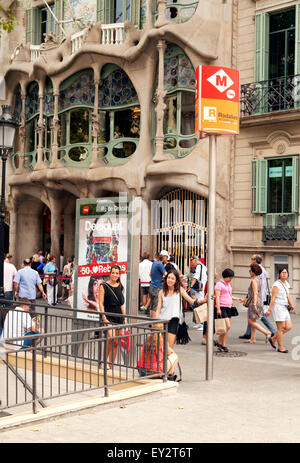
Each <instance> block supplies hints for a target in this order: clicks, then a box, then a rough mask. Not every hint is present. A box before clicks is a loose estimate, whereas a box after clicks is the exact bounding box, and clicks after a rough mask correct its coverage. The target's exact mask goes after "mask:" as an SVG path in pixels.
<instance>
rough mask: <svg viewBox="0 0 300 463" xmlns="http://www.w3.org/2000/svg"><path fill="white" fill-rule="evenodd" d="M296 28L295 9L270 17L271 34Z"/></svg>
mask: <svg viewBox="0 0 300 463" xmlns="http://www.w3.org/2000/svg"><path fill="white" fill-rule="evenodd" d="M290 28H295V8H292V9H291V10H288V11H282V12H281V13H277V14H271V15H270V32H276V31H282V30H283V29H290Z"/></svg>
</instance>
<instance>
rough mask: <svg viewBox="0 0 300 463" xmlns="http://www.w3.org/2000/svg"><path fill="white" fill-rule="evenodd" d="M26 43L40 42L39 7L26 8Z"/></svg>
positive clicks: (37, 43)
mask: <svg viewBox="0 0 300 463" xmlns="http://www.w3.org/2000/svg"><path fill="white" fill-rule="evenodd" d="M26 43H31V44H32V45H39V44H40V43H41V14H40V9H39V8H29V9H28V10H26Z"/></svg>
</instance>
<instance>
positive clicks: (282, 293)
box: [266, 267, 295, 354]
mask: <svg viewBox="0 0 300 463" xmlns="http://www.w3.org/2000/svg"><path fill="white" fill-rule="evenodd" d="M288 277H289V272H288V270H287V269H286V268H285V267H283V268H281V269H280V270H279V280H277V281H275V283H274V284H273V286H272V298H271V302H270V305H269V308H268V310H267V312H266V316H267V317H268V316H269V315H270V313H271V311H272V315H273V318H274V320H275V322H276V325H277V332H276V333H275V334H274V336H273V337H271V338H270V339H269V342H270V344H271V346H272V347H273V348H274V349H276V346H275V342H276V341H277V344H278V349H277V352H280V353H282V354H287V353H288V350H287V349H285V348H284V347H283V345H282V336H283V335H284V334H285V333H287V332H288V331H290V330H291V329H292V322H291V316H290V312H294V310H295V309H294V306H293V305H292V302H291V300H290V296H289V288H290V285H289V283H288V281H287V279H288Z"/></svg>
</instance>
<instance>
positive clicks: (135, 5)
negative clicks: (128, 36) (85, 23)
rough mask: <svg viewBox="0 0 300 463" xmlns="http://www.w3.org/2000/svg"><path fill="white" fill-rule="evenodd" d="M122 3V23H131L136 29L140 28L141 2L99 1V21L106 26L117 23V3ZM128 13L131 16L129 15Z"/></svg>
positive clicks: (121, 0) (126, 0) (138, 0)
mask: <svg viewBox="0 0 300 463" xmlns="http://www.w3.org/2000/svg"><path fill="white" fill-rule="evenodd" d="M117 1H118V2H120V3H122V13H123V18H122V21H117V22H123V23H124V22H125V21H130V22H132V24H134V25H135V26H136V27H138V28H139V27H140V9H141V2H140V0H131V1H130V0H97V21H101V22H103V23H104V24H113V23H114V22H115V21H116V19H117V18H116V3H117ZM128 11H130V14H129V15H128Z"/></svg>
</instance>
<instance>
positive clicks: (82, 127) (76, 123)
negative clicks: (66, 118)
mask: <svg viewBox="0 0 300 463" xmlns="http://www.w3.org/2000/svg"><path fill="white" fill-rule="evenodd" d="M88 142H89V112H88V111H86V110H84V109H75V110H74V111H72V112H71V114H70V143H88Z"/></svg>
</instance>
